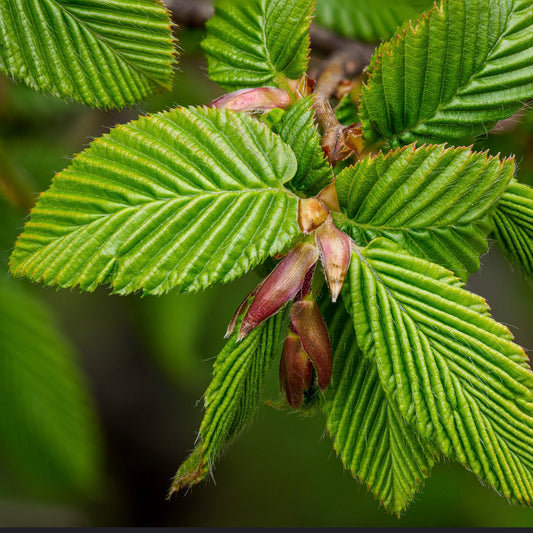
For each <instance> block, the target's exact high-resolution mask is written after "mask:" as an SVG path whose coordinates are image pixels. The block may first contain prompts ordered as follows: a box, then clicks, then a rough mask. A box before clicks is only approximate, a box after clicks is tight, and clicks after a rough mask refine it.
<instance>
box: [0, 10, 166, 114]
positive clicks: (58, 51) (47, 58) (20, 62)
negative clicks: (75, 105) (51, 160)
mask: <svg viewBox="0 0 533 533" xmlns="http://www.w3.org/2000/svg"><path fill="white" fill-rule="evenodd" d="M173 64H174V44H173V40H172V32H171V22H170V16H169V13H168V11H167V10H166V9H165V6H164V4H163V3H162V2H160V1H159V0H69V1H66V0H31V1H25V0H3V1H2V2H1V3H0V72H3V73H4V74H6V75H7V76H9V77H11V78H14V79H16V80H19V81H23V82H24V83H26V84H27V85H29V86H30V87H32V88H33V89H36V90H39V91H46V92H50V93H52V94H54V95H56V96H59V97H61V98H66V99H73V100H76V101H78V102H82V103H84V104H87V105H89V106H93V107H103V108H109V107H113V108H120V107H124V106H127V105H131V104H133V103H135V102H138V101H140V100H143V99H145V98H146V97H148V96H149V95H150V94H152V93H153V92H154V90H156V89H170V87H171V84H172V77H173V71H172V66H173Z"/></svg>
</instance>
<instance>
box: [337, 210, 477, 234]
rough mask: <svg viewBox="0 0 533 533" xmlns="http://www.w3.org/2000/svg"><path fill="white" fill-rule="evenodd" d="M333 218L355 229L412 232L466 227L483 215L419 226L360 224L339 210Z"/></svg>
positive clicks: (340, 223)
mask: <svg viewBox="0 0 533 533" xmlns="http://www.w3.org/2000/svg"><path fill="white" fill-rule="evenodd" d="M333 220H334V221H335V223H336V224H338V225H340V226H344V227H355V228H357V229H360V230H362V231H372V230H374V231H379V232H384V231H405V232H413V231H437V230H439V229H447V230H450V231H453V230H460V229H464V228H468V227H469V226H478V227H479V223H481V222H482V220H483V217H481V218H479V219H476V220H471V221H468V222H465V223H464V224H446V225H442V226H439V225H431V226H419V227H409V226H378V225H373V224H362V223H359V222H357V221H355V220H353V219H351V218H350V217H349V216H348V215H346V214H344V213H341V212H334V213H333Z"/></svg>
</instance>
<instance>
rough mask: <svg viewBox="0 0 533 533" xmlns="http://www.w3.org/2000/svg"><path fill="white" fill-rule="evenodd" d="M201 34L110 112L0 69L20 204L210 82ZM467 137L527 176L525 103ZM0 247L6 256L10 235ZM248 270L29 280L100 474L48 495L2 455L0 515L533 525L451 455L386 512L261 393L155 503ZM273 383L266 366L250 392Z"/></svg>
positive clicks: (477, 287)
mask: <svg viewBox="0 0 533 533" xmlns="http://www.w3.org/2000/svg"><path fill="white" fill-rule="evenodd" d="M201 36H202V30H187V31H182V32H181V33H180V35H179V38H180V47H181V48H182V57H181V60H180V66H179V69H178V71H177V72H176V80H175V86H174V90H173V91H172V92H171V93H167V94H159V95H156V96H155V97H153V98H152V99H151V100H149V101H147V102H145V103H143V104H141V105H139V106H138V107H136V108H133V109H128V110H125V111H121V112H116V111H114V112H103V111H97V110H90V109H87V108H84V107H82V106H80V105H77V104H69V103H64V102H61V101H59V100H57V99H55V98H53V97H48V96H43V95H39V94H37V93H34V92H32V91H31V90H30V89H27V88H25V87H23V86H15V85H13V84H11V82H10V81H9V80H7V79H5V78H4V79H1V80H0V156H1V157H0V159H1V160H2V166H1V167H0V170H1V169H3V171H5V172H8V171H9V173H10V174H11V175H12V177H13V180H14V182H15V183H18V184H19V185H18V189H17V191H15V197H19V198H21V202H20V204H21V205H22V206H24V198H26V201H27V200H28V191H30V196H29V198H30V201H31V198H32V197H35V193H37V192H39V191H42V190H44V189H45V188H47V187H48V185H49V183H50V180H51V178H52V176H53V175H54V173H55V172H57V171H60V170H61V169H63V168H64V167H66V166H67V165H68V163H69V159H70V158H71V157H72V155H73V154H74V153H77V152H80V151H81V150H83V149H84V148H85V147H86V146H87V145H88V143H89V142H90V140H91V138H93V137H96V136H99V135H101V134H102V133H104V132H105V131H107V130H108V128H110V127H112V126H113V125H115V124H116V123H119V122H126V121H129V120H131V119H134V118H136V117H137V116H138V115H139V114H143V113H148V112H157V111H161V110H164V109H169V108H172V107H174V106H176V105H178V104H179V105H200V104H205V103H207V102H209V101H210V100H212V99H213V98H215V97H216V96H218V95H219V94H221V91H220V89H219V88H217V87H216V86H215V85H214V84H213V83H211V82H210V81H209V80H208V78H207V75H206V64H205V61H204V59H203V56H202V54H201V52H200V50H199V47H198V42H199V39H200V38H201ZM476 148H479V149H489V150H490V151H491V153H498V152H501V153H502V155H510V154H513V153H514V154H516V157H517V162H518V169H519V171H518V178H519V180H520V181H523V182H527V183H530V184H531V183H533V113H531V112H530V113H528V112H525V113H524V116H523V117H522V122H521V123H520V125H516V124H513V123H511V122H507V123H506V124H505V125H504V126H503V127H502V129H501V131H499V132H498V133H497V134H495V135H491V136H490V137H488V138H484V139H479V140H478V141H477V143H476ZM5 169H7V170H5ZM0 207H1V206H0ZM4 212H5V211H4ZM25 216H27V210H25V209H23V208H21V209H20V210H19V212H18V213H16V212H14V211H13V212H11V215H10V222H9V225H10V230H9V232H10V233H11V235H10V236H9V237H8V242H11V243H12V242H13V240H14V238H15V236H16V234H17V233H18V232H19V231H20V229H21V227H22V223H23V220H24V217H25ZM11 225H12V226H11ZM4 229H5V228H4ZM2 242H6V241H5V239H4V240H3V241H2ZM2 246H4V248H3V249H2V250H1V252H2V256H3V257H4V258H5V256H6V255H7V253H8V252H9V246H12V244H11V245H7V246H6V245H4V244H3V245H2ZM482 264H483V268H482V270H481V271H480V272H479V273H477V274H476V275H474V276H472V279H471V281H470V282H469V287H470V288H471V289H472V290H473V291H474V292H476V293H478V294H481V295H483V296H484V297H486V298H487V300H488V302H489V304H490V305H491V307H492V310H493V313H494V315H495V317H496V319H498V320H500V321H502V322H504V323H506V324H508V325H509V327H510V328H511V330H512V332H513V333H514V334H515V336H516V339H517V341H518V342H519V343H520V344H522V345H523V346H524V347H525V348H533V329H532V328H531V320H532V318H533V316H532V306H531V302H532V301H533V300H532V296H533V291H532V288H531V284H530V283H528V282H527V281H526V280H524V278H523V276H522V274H521V273H520V272H519V271H517V270H516V269H514V268H513V267H511V266H510V265H509V264H508V263H507V262H506V261H505V259H504V258H503V257H502V255H501V254H500V253H499V251H498V250H496V249H492V250H491V251H490V252H489V253H488V254H487V255H485V256H484V257H483V258H482ZM2 276H5V270H4V271H2ZM255 281H256V278H255V274H253V273H251V274H249V275H248V276H246V277H245V278H244V279H243V280H241V281H239V282H235V283H232V284H230V285H228V286H222V287H215V288H212V289H211V290H209V291H207V292H205V293H202V294H197V295H177V294H169V295H167V296H163V297H159V298H155V297H144V298H141V297H139V296H128V297H119V296H110V295H109V294H108V292H107V291H106V290H105V289H103V288H102V289H99V290H97V291H96V292H95V293H93V294H81V293H79V291H77V290H74V291H66V290H63V291H56V290H55V289H52V288H42V287H39V286H32V287H31V289H30V290H31V291H33V293H35V294H36V295H38V296H39V297H40V298H41V299H44V300H45V301H47V302H48V304H49V305H50V306H51V308H52V309H53V310H54V314H55V316H56V317H57V319H58V321H59V322H60V324H61V327H62V329H63V331H64V332H65V333H66V335H67V336H68V337H69V339H70V341H71V343H73V345H74V346H75V347H76V348H77V350H78V352H79V353H80V354H81V357H82V362H81V364H82V367H83V370H84V372H85V374H86V378H87V380H88V383H89V389H90V391H91V393H92V395H93V397H94V401H95V402H96V410H97V415H98V418H99V420H100V424H101V429H102V433H103V441H104V444H103V448H104V449H103V453H104V456H105V459H104V461H105V465H104V468H105V474H104V481H103V482H102V483H101V485H100V488H99V489H98V490H97V491H96V492H95V493H93V494H89V495H84V496H73V495H72V494H71V495H68V494H64V495H62V496H61V495H59V496H58V495H57V493H54V494H52V493H51V491H49V490H47V488H46V487H44V488H43V487H41V488H40V489H39V490H37V488H36V487H37V485H35V486H33V484H32V482H31V481H27V480H26V481H24V483H23V484H19V488H18V490H17V491H16V492H14V491H13V490H12V489H13V485H12V483H11V482H10V481H9V480H10V479H12V477H9V476H12V475H13V473H12V472H10V465H8V464H5V460H4V461H2V460H1V459H0V525H2V526H6V525H42V526H44V525H46V526H55V525H70V526H88V525H94V526H103V525H117V526H119V525H120V526H250V525H255V526H403V527H409V526H530V525H532V524H533V510H530V509H521V508H518V507H512V506H510V505H509V504H508V503H507V502H506V501H505V500H504V499H503V498H500V497H499V496H498V495H497V494H496V493H494V492H493V491H491V490H489V489H486V488H484V487H482V486H481V485H480V483H479V482H478V481H477V480H476V479H475V476H473V475H472V474H470V473H468V472H467V471H465V470H464V469H463V468H462V467H460V466H458V465H456V464H452V463H441V464H439V465H437V467H436V468H435V470H434V472H433V474H432V476H431V478H430V479H429V481H428V482H427V484H426V487H425V489H424V490H423V492H422V493H421V494H420V495H419V496H418V497H417V498H416V500H415V502H414V503H413V504H412V506H411V507H410V509H408V511H407V512H406V513H405V515H404V516H403V517H402V518H401V519H397V518H395V517H391V516H389V515H387V514H386V513H385V512H384V511H383V510H382V509H380V506H379V503H378V502H375V501H374V500H373V498H372V497H371V496H370V495H369V494H368V493H367V491H366V489H365V488H364V487H362V486H360V485H359V484H358V483H357V482H356V481H355V480H353V479H352V478H351V476H350V475H349V474H348V473H346V472H343V468H342V465H341V463H340V461H339V460H338V459H337V458H336V457H335V453H334V451H333V450H332V447H331V443H330V441H329V438H328V436H327V435H326V433H325V423H324V419H323V418H322V417H316V418H302V417H300V416H298V415H296V414H294V413H287V412H280V411H276V410H274V409H273V408H271V407H268V406H262V407H261V408H260V409H259V412H258V414H257V416H256V419H255V421H254V424H253V425H252V427H251V428H250V429H249V430H248V431H247V432H246V433H245V434H244V435H242V436H241V438H240V439H239V440H238V442H237V443H235V444H234V445H233V446H231V447H229V448H228V449H227V451H226V453H225V454H224V455H223V456H222V457H220V458H219V461H218V463H217V465H216V467H215V470H214V472H213V480H208V481H207V482H205V483H202V484H201V485H199V486H197V487H195V488H193V489H192V490H190V491H189V492H188V493H183V494H180V495H178V496H176V497H174V498H173V499H172V500H171V501H167V500H166V492H167V490H168V488H169V485H170V481H171V477H172V475H173V473H174V472H175V470H176V469H177V467H178V466H179V464H180V462H181V461H182V460H183V459H185V457H186V456H187V454H188V453H189V452H190V451H191V450H192V448H193V445H194V441H195V438H196V431H197V429H198V427H199V424H200V420H201V416H202V408H201V398H202V394H203V391H204V390H205V388H206V386H207V384H208V382H209V379H210V374H211V366H212V361H213V358H214V357H215V356H216V354H217V352H218V351H219V350H220V349H221V347H222V346H223V335H224V330H225V327H226V325H227V323H228V321H229V319H230V318H231V315H232V313H233V310H234V308H235V307H236V306H237V305H238V303H239V302H240V301H241V299H242V298H243V297H244V296H245V295H246V293H247V291H248V290H249V289H250V287H251V286H253V284H254V283H255ZM43 379H46V377H43ZM51 386H53V384H52V385H51ZM277 395H278V383H277V368H276V367H274V368H273V369H272V371H271V375H270V382H269V384H268V386H267V391H266V394H265V397H266V398H272V399H275V398H276V397H277ZM8 473H9V474H8ZM215 481H216V483H215Z"/></svg>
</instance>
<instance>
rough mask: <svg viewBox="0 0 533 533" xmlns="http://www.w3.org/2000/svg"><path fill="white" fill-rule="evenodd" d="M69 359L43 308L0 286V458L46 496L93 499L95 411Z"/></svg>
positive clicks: (97, 469)
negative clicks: (82, 495) (73, 494)
mask: <svg viewBox="0 0 533 533" xmlns="http://www.w3.org/2000/svg"><path fill="white" fill-rule="evenodd" d="M73 355H74V354H73V353H72V350H71V348H70V346H68V344H67V343H66V341H65V339H63V337H62V336H61V334H60V333H59V331H58V330H57V327H56V324H55V323H54V321H53V320H52V317H51V316H50V312H49V310H48V309H47V308H46V307H45V306H44V305H43V304H42V303H41V302H39V301H38V300H36V299H35V298H34V297H32V295H30V294H29V293H27V292H26V291H25V290H23V289H22V288H21V287H20V286H18V285H16V284H15V283H6V282H0V397H1V398H2V402H1V404H0V442H1V453H2V457H3V459H4V460H5V461H6V464H8V465H9V467H10V468H11V469H13V470H14V471H16V472H17V473H18V474H19V475H22V476H23V478H24V479H26V480H27V481H28V482H31V485H32V486H37V487H40V488H41V489H46V492H47V494H50V493H54V492H57V493H61V492H63V491H65V490H66V491H76V492H81V493H85V494H87V493H93V494H94V491H95V490H98V488H99V483H100V481H101V477H100V476H101V474H102V471H101V466H102V465H101V449H100V447H101V442H100V434H99V431H98V427H97V423H96V417H95V413H94V406H93V405H92V402H91V399H90V397H89V395H88V392H87V389H86V384H85V383H84V380H83V376H82V375H81V373H80V370H79V368H78V367H77V363H76V361H75V360H74V356H73Z"/></svg>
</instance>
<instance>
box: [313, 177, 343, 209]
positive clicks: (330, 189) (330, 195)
mask: <svg viewBox="0 0 533 533" xmlns="http://www.w3.org/2000/svg"><path fill="white" fill-rule="evenodd" d="M317 198H318V199H319V200H321V201H322V202H324V205H325V206H326V207H327V208H328V209H330V210H331V211H340V210H341V208H340V206H339V198H338V197H337V189H335V182H333V183H330V184H329V185H328V186H327V187H324V188H323V189H322V190H321V191H320V192H319V193H318V196H317Z"/></svg>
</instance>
